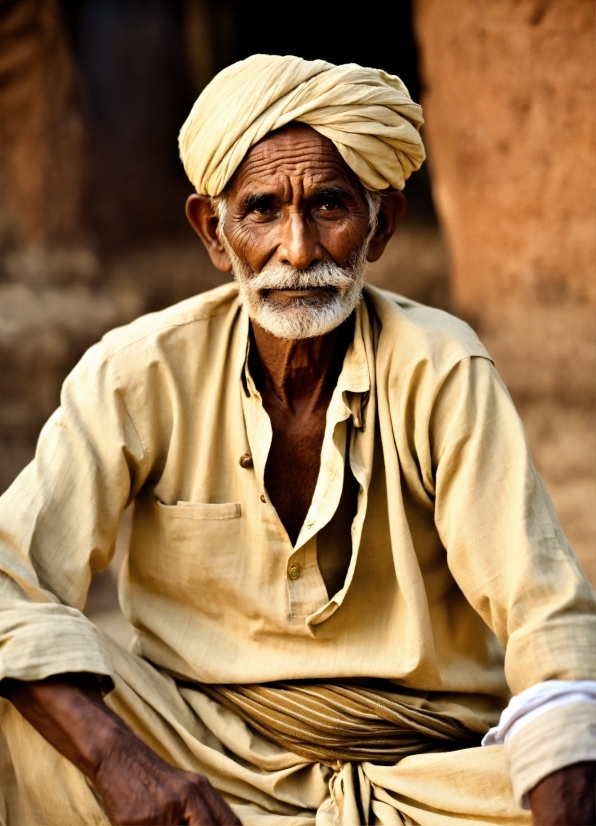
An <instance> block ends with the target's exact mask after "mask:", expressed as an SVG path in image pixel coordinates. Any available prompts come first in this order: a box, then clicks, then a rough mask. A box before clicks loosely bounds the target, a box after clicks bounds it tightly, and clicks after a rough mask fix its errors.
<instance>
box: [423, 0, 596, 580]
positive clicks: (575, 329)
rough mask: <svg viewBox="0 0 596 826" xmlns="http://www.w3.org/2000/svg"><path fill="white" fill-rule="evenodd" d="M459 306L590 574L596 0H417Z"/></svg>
mask: <svg viewBox="0 0 596 826" xmlns="http://www.w3.org/2000/svg"><path fill="white" fill-rule="evenodd" d="M414 9H415V27H416V34H417V37H418V41H419V44H420V47H421V56H422V66H421V68H422V75H423V80H424V84H425V93H424V96H423V101H422V102H423V105H424V108H425V117H426V120H427V123H426V127H425V135H426V141H427V145H428V149H429V159H430V165H431V172H432V181H433V193H434V197H435V201H436V204H437V208H438V212H439V217H440V220H441V224H442V228H443V231H444V233H445V237H446V240H447V245H448V248H449V253H450V258H451V290H452V298H453V305H454V307H455V309H456V312H460V313H461V314H463V315H464V316H466V317H468V318H469V319H471V320H472V321H474V322H475V323H476V325H477V328H478V330H479V333H480V337H481V338H482V339H483V341H484V342H485V344H486V345H487V347H488V350H489V352H490V353H491V355H492V356H493V358H494V359H495V363H496V365H497V368H498V370H499V372H500V373H501V375H502V376H503V378H504V379H505V381H506V383H507V385H508V387H509V389H510V390H511V392H512V395H513V397H514V400H515V401H516V403H517V405H518V409H519V410H520V412H521V415H522V418H523V419H524V422H525V425H526V428H527V431H528V435H529V439H530V446H531V448H532V455H533V457H534V461H535V462H536V464H537V466H538V469H539V471H540V472H541V473H542V475H543V476H544V478H545V480H546V482H547V485H548V487H549V490H550V492H551V494H552V496H553V499H554V502H555V506H556V508H557V511H558V514H559V517H560V519H561V523H562V525H563V528H564V529H565V531H566V532H567V534H568V536H569V539H570V540H571V543H572V545H573V546H574V548H575V550H576V551H577V553H578V556H579V557H580V560H581V561H582V563H583V565H584V567H585V569H586V571H587V572H588V575H589V576H590V577H591V579H592V582H593V583H594V584H595V585H596V558H595V556H594V545H595V542H596V525H595V520H594V501H595V499H596V468H595V461H594V459H595V455H596V441H595V437H596V434H595V429H594V398H595V393H594V391H595V380H596V359H595V355H596V341H595V323H594V320H595V313H594V310H595V304H596V279H595V269H596V216H595V211H596V210H595V206H596V203H595V202H596V139H595V117H594V114H595V113H594V108H595V101H594V95H595V89H594V85H595V84H594V3H593V1H592V0H414Z"/></svg>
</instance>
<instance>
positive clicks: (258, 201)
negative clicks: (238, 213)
mask: <svg viewBox="0 0 596 826" xmlns="http://www.w3.org/2000/svg"><path fill="white" fill-rule="evenodd" d="M243 206H244V210H243V211H244V214H245V215H247V216H250V217H251V218H253V219H254V220H257V221H267V220H271V219H272V218H274V217H275V215H276V214H277V210H276V208H275V203H274V201H273V198H271V197H270V196H268V195H255V196H252V197H250V198H247V199H246V202H245V203H244V204H243Z"/></svg>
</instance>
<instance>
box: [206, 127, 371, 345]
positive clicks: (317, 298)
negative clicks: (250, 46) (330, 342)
mask: <svg viewBox="0 0 596 826" xmlns="http://www.w3.org/2000/svg"><path fill="white" fill-rule="evenodd" d="M224 203H225V206H224V208H223V210H222V211H221V219H222V220H221V223H220V228H219V232H220V239H221V242H222V244H223V245H224V247H225V249H226V251H227V253H228V256H229V258H230V261H231V264H232V269H233V272H234V275H235V277H236V279H237V280H238V284H239V288H240V294H241V299H242V301H243V303H244V304H245V305H246V307H247V310H248V312H249V315H250V316H251V318H252V319H253V320H254V321H256V322H257V323H258V324H260V326H262V327H264V328H265V329H266V330H268V331H269V332H271V333H273V334H274V335H276V336H278V337H280V338H286V339H296V338H308V337H311V336H316V335H322V334H323V333H325V332H328V331H329V330H331V329H333V328H334V327H336V326H338V324H340V323H341V322H342V321H344V320H345V319H346V318H347V317H348V316H349V315H350V313H351V312H352V310H353V309H354V307H355V306H356V304H357V303H358V301H359V300H360V295H361V291H362V285H363V280H364V270H365V267H366V258H367V252H368V241H369V239H370V229H371V222H370V211H369V206H368V203H367V200H366V197H365V195H364V193H363V190H362V187H361V185H360V183H359V181H358V179H357V178H356V176H355V175H354V173H353V172H352V171H351V170H350V168H349V167H348V166H347V164H346V163H345V161H344V160H343V158H342V157H341V155H340V154H339V152H338V151H337V149H336V148H335V146H334V145H333V144H332V143H331V141H330V140H328V139H327V138H325V137H323V136H322V135H320V134H319V133H318V132H316V131H315V130H314V129H311V128H310V127H308V126H304V125H300V124H292V125H291V126H289V127H286V128H285V129H282V130H279V131H277V132H274V133H271V134H270V135H268V136H267V137H266V138H264V139H263V140H262V141H260V143H258V144H256V145H255V146H254V147H252V148H251V150H250V151H249V152H248V154H247V155H246V157H245V159H244V161H243V162H242V164H241V165H240V167H239V168H238V170H237V171H236V173H235V175H234V177H233V178H232V180H231V182H230V184H229V185H228V187H227V189H226V194H225V200H224Z"/></svg>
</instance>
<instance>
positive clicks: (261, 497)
mask: <svg viewBox="0 0 596 826" xmlns="http://www.w3.org/2000/svg"><path fill="white" fill-rule="evenodd" d="M259 499H260V500H261V502H266V501H267V500H266V499H265V497H264V495H263V494H261V495H260V496H259Z"/></svg>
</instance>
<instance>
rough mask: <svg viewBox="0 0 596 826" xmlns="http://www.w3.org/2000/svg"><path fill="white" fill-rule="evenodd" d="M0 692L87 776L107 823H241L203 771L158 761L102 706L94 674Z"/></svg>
mask: <svg viewBox="0 0 596 826" xmlns="http://www.w3.org/2000/svg"><path fill="white" fill-rule="evenodd" d="M2 693H3V695H4V696H5V697H6V698H7V699H8V700H10V702H12V703H13V705H14V706H16V708H17V709H18V710H19V711H20V712H21V714H22V715H23V717H25V719H26V720H28V721H29V723H31V725H32V726H33V727H34V728H36V729H37V731H39V733H40V734H41V735H42V736H43V737H44V738H45V739H46V740H47V741H48V742H49V743H50V744H51V745H52V746H54V748H56V749H57V750H58V751H59V752H60V753H61V754H63V755H64V756H65V757H67V758H68V759H69V760H70V761H71V762H72V763H74V764H75V765H76V766H78V768H79V769H81V771H82V772H84V773H85V774H86V775H87V777H89V778H90V780H91V781H92V782H93V784H94V786H95V787H96V789H97V791H98V792H99V794H100V796H101V798H102V800H103V802H104V805H105V809H106V813H107V815H108V817H109V819H110V822H111V823H113V824H121V825H122V826H125V825H126V826H134V824H160V826H161V824H164V826H169V825H170V824H176V826H177V824H181V823H186V824H190V826H241V824H240V821H239V820H238V818H237V817H236V816H235V815H234V813H233V812H232V811H231V809H230V808H229V807H228V805H227V804H226V803H225V802H224V801H223V799H222V798H221V797H220V796H219V795H218V794H217V792H216V791H215V790H214V789H213V788H212V786H211V785H210V783H209V781H208V780H207V779H206V778H205V777H202V776H201V775H199V774H195V773H194V772H187V771H182V770H181V769H176V768H174V767H173V766H170V765H169V764H168V763H166V762H164V761H163V760H162V759H161V758H160V757H158V756H157V755H156V754H155V753H154V752H153V751H152V750H151V749H150V748H148V747H147V746H146V745H145V744H144V743H143V742H142V741H141V740H139V739H138V737H136V736H135V735H134V734H133V733H132V732H131V731H130V730H129V729H128V728H127V727H126V726H125V725H124V723H123V721H122V720H121V719H120V718H119V717H118V716H117V715H116V714H114V713H113V712H112V711H110V709H108V707H107V706H106V705H105V704H104V702H103V700H102V697H101V692H100V689H99V684H98V682H97V680H96V679H95V678H94V677H93V675H73V674H69V675H65V674H63V675H59V676H58V677H52V678H50V679H48V680H39V681H37V682H21V681H19V680H6V681H4V682H3V684H2Z"/></svg>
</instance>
